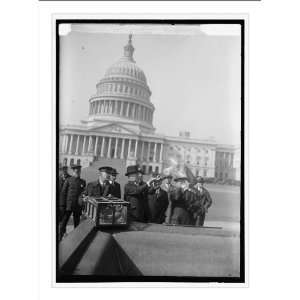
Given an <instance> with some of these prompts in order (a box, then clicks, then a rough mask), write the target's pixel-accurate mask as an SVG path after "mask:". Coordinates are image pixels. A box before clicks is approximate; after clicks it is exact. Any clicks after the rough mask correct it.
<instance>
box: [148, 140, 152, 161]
mask: <svg viewBox="0 0 300 300" xmlns="http://www.w3.org/2000/svg"><path fill="white" fill-rule="evenodd" d="M150 149H151V143H150V142H148V153H147V161H149V160H150Z"/></svg>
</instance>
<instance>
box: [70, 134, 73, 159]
mask: <svg viewBox="0 0 300 300" xmlns="http://www.w3.org/2000/svg"><path fill="white" fill-rule="evenodd" d="M72 144H73V134H71V138H70V146H69V154H72Z"/></svg>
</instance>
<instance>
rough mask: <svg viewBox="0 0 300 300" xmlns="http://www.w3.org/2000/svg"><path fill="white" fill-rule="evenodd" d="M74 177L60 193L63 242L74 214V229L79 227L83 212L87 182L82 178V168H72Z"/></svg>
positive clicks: (61, 236) (61, 235)
mask: <svg viewBox="0 0 300 300" xmlns="http://www.w3.org/2000/svg"><path fill="white" fill-rule="evenodd" d="M71 169H72V172H73V173H72V176H71V177H68V178H67V179H66V180H65V182H64V185H63V187H62V190H61V193H60V203H59V207H60V211H61V213H62V220H61V224H60V229H59V240H61V239H62V238H63V236H64V234H65V232H66V226H67V224H68V221H69V218H70V216H71V215H72V214H73V221H74V228H75V227H77V226H78V225H79V222H80V216H81V212H82V194H83V192H84V190H85V187H86V182H85V180H83V179H81V178H80V174H81V166H80V165H73V166H71Z"/></svg>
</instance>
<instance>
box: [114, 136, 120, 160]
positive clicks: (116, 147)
mask: <svg viewBox="0 0 300 300" xmlns="http://www.w3.org/2000/svg"><path fill="white" fill-rule="evenodd" d="M118 141H119V139H118V138H117V137H116V142H115V153H114V158H117V154H118V151H117V150H118Z"/></svg>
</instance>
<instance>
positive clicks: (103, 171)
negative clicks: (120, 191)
mask: <svg viewBox="0 0 300 300" xmlns="http://www.w3.org/2000/svg"><path fill="white" fill-rule="evenodd" d="M111 170H112V168H111V167H100V168H99V169H98V180H96V181H92V182H89V183H88V185H87V188H86V194H87V196H90V197H106V196H108V195H109V194H110V193H111V191H110V186H111V185H110V183H109V174H110V172H111Z"/></svg>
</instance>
